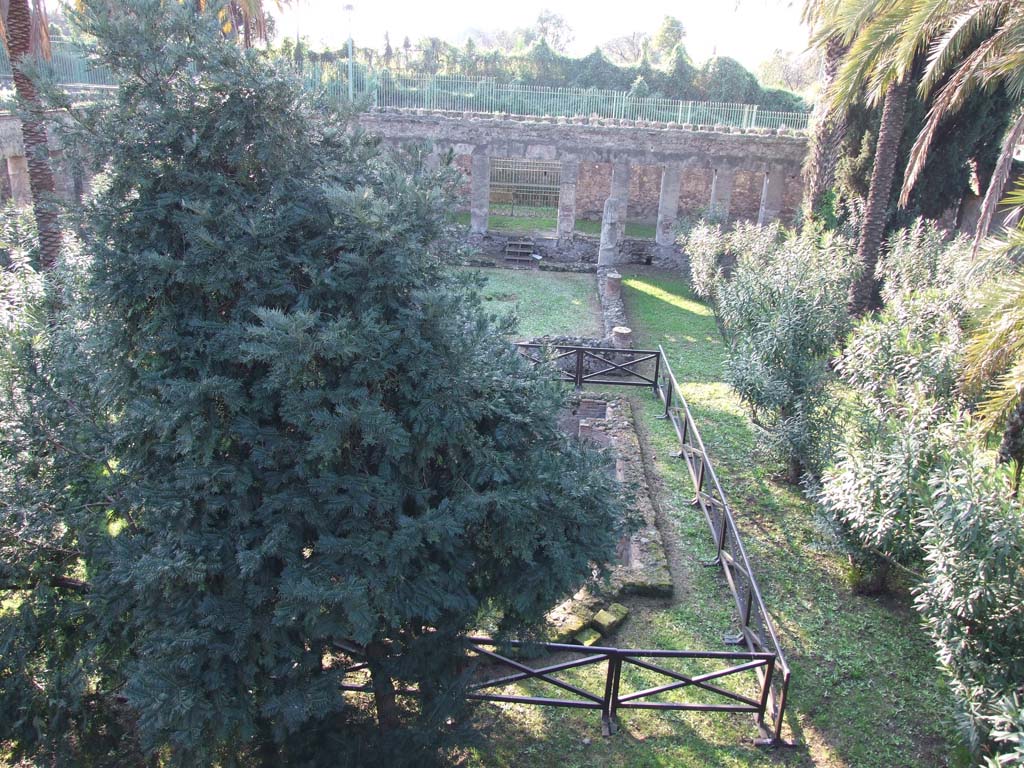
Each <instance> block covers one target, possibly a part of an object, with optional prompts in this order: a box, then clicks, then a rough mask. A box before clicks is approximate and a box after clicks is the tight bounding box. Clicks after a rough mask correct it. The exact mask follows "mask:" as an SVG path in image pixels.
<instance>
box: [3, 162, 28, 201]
mask: <svg viewBox="0 0 1024 768" xmlns="http://www.w3.org/2000/svg"><path fill="white" fill-rule="evenodd" d="M7 175H8V176H9V177H10V179H11V199H12V200H14V204H15V205H30V204H31V203H32V186H31V185H30V184H29V180H28V158H27V157H25V156H24V155H14V156H11V155H8V157H7Z"/></svg>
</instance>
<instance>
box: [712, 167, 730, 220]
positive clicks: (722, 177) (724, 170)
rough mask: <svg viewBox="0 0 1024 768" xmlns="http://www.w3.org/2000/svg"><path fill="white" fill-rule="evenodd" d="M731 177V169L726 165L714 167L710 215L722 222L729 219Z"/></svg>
mask: <svg viewBox="0 0 1024 768" xmlns="http://www.w3.org/2000/svg"><path fill="white" fill-rule="evenodd" d="M733 176H734V171H733V169H732V168H730V167H729V166H727V165H719V166H716V167H715V176H714V178H713V179H712V181H711V213H712V214H713V215H717V216H718V217H719V218H721V219H722V220H723V221H725V220H728V218H729V202H730V201H731V200H732V182H733Z"/></svg>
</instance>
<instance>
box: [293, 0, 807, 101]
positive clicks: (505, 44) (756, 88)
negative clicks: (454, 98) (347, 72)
mask: <svg viewBox="0 0 1024 768" xmlns="http://www.w3.org/2000/svg"><path fill="white" fill-rule="evenodd" d="M571 35H572V31H571V30H570V29H569V28H568V26H567V25H566V24H565V21H564V20H563V19H561V17H559V16H557V14H551V13H549V12H545V13H542V14H541V15H540V17H539V18H538V20H537V23H536V24H535V25H533V26H531V27H528V28H523V29H517V30H512V31H502V32H497V33H478V36H477V37H475V38H474V37H472V36H470V37H467V38H466V40H465V42H464V43H462V44H461V45H459V44H456V43H452V42H447V41H444V40H441V39H440V38H437V37H428V38H423V39H421V40H418V41H415V42H413V41H411V40H410V39H409V38H405V39H404V40H403V41H402V42H401V44H393V43H392V41H391V40H390V38H389V37H388V36H387V35H385V39H384V41H383V46H381V47H377V46H365V45H357V46H356V47H355V48H354V57H355V61H356V63H358V64H360V65H362V66H364V67H365V68H366V69H367V70H374V69H376V70H380V69H387V70H389V71H391V72H392V73H404V74H413V75H460V76H466V77H493V78H497V79H498V80H500V81H503V82H511V81H516V82H521V83H525V84H529V85H543V86H548V87H565V88H600V89H609V90H622V91H629V92H631V93H632V94H633V95H635V96H652V97H663V98H668V99H680V100H693V101H718V102H733V103H740V104H757V105H759V106H761V107H764V108H765V109H772V110H781V111H801V110H805V109H807V108H808V105H807V103H806V102H805V101H804V100H803V98H802V97H801V96H799V95H797V94H795V93H793V92H791V91H788V90H785V89H783V88H780V87H764V86H763V85H761V83H760V82H759V81H758V78H757V77H756V76H755V75H754V74H753V73H752V72H750V71H749V70H747V69H746V68H745V67H743V65H742V64H740V63H739V62H738V61H736V60H735V59H731V58H728V57H724V56H714V57H712V58H710V59H709V60H708V61H706V62H704V63H703V64H702V65H700V66H698V65H696V64H695V63H694V62H693V61H692V60H691V58H690V56H689V54H688V53H687V51H686V46H685V45H684V42H683V40H684V36H685V31H684V27H683V23H682V22H681V21H680V20H679V19H676V18H673V17H666V18H665V19H664V21H663V22H662V24H661V25H660V27H659V28H658V29H657V30H656V31H655V32H654V33H653V34H647V33H643V32H636V33H633V34H631V35H626V36H622V37H618V38H614V39H612V40H609V41H607V42H606V43H604V44H602V45H601V46H598V47H597V48H595V49H594V51H593V52H591V53H590V54H588V55H586V56H583V57H581V58H574V57H571V56H567V55H565V53H564V49H565V46H566V44H567V42H569V40H571ZM279 50H280V53H281V54H282V55H284V56H286V57H289V58H292V59H295V60H297V61H299V62H305V61H326V62H339V61H347V59H348V51H347V49H346V48H341V49H339V50H337V51H322V52H316V51H312V50H310V49H309V46H308V44H307V43H305V42H304V41H302V40H301V39H300V40H299V41H298V42H296V41H295V40H292V39H288V38H286V39H284V40H282V41H281V43H280V46H279ZM773 82H774V83H780V80H779V79H778V78H774V77H773Z"/></svg>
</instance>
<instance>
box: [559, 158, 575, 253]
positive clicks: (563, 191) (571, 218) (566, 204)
mask: <svg viewBox="0 0 1024 768" xmlns="http://www.w3.org/2000/svg"><path fill="white" fill-rule="evenodd" d="M579 171H580V163H579V161H578V160H563V161H562V170H561V173H560V175H559V184H558V245H559V247H562V246H567V245H569V244H571V243H572V233H573V231H574V230H575V229H576V180H577V178H578V177H579Z"/></svg>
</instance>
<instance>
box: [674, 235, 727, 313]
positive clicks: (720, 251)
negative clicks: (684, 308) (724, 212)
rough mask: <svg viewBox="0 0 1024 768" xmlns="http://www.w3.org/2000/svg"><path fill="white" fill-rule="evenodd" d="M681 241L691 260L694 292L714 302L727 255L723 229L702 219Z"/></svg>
mask: <svg viewBox="0 0 1024 768" xmlns="http://www.w3.org/2000/svg"><path fill="white" fill-rule="evenodd" d="M680 241H681V244H682V246H683V250H684V252H685V253H686V255H687V256H688V257H689V260H690V286H691V287H692V288H693V292H694V293H696V294H697V295H698V296H700V297H701V298H702V299H711V300H713V299H714V298H715V293H716V289H717V287H718V283H719V282H720V281H721V279H722V263H721V262H722V256H723V255H724V253H725V236H724V235H723V234H722V227H721V226H720V225H719V224H709V223H707V222H706V221H704V220H703V219H701V221H699V222H698V223H697V225H696V226H694V227H693V228H692V229H691V230H690V231H689V232H688V233H686V234H685V236H681V237H680Z"/></svg>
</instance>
